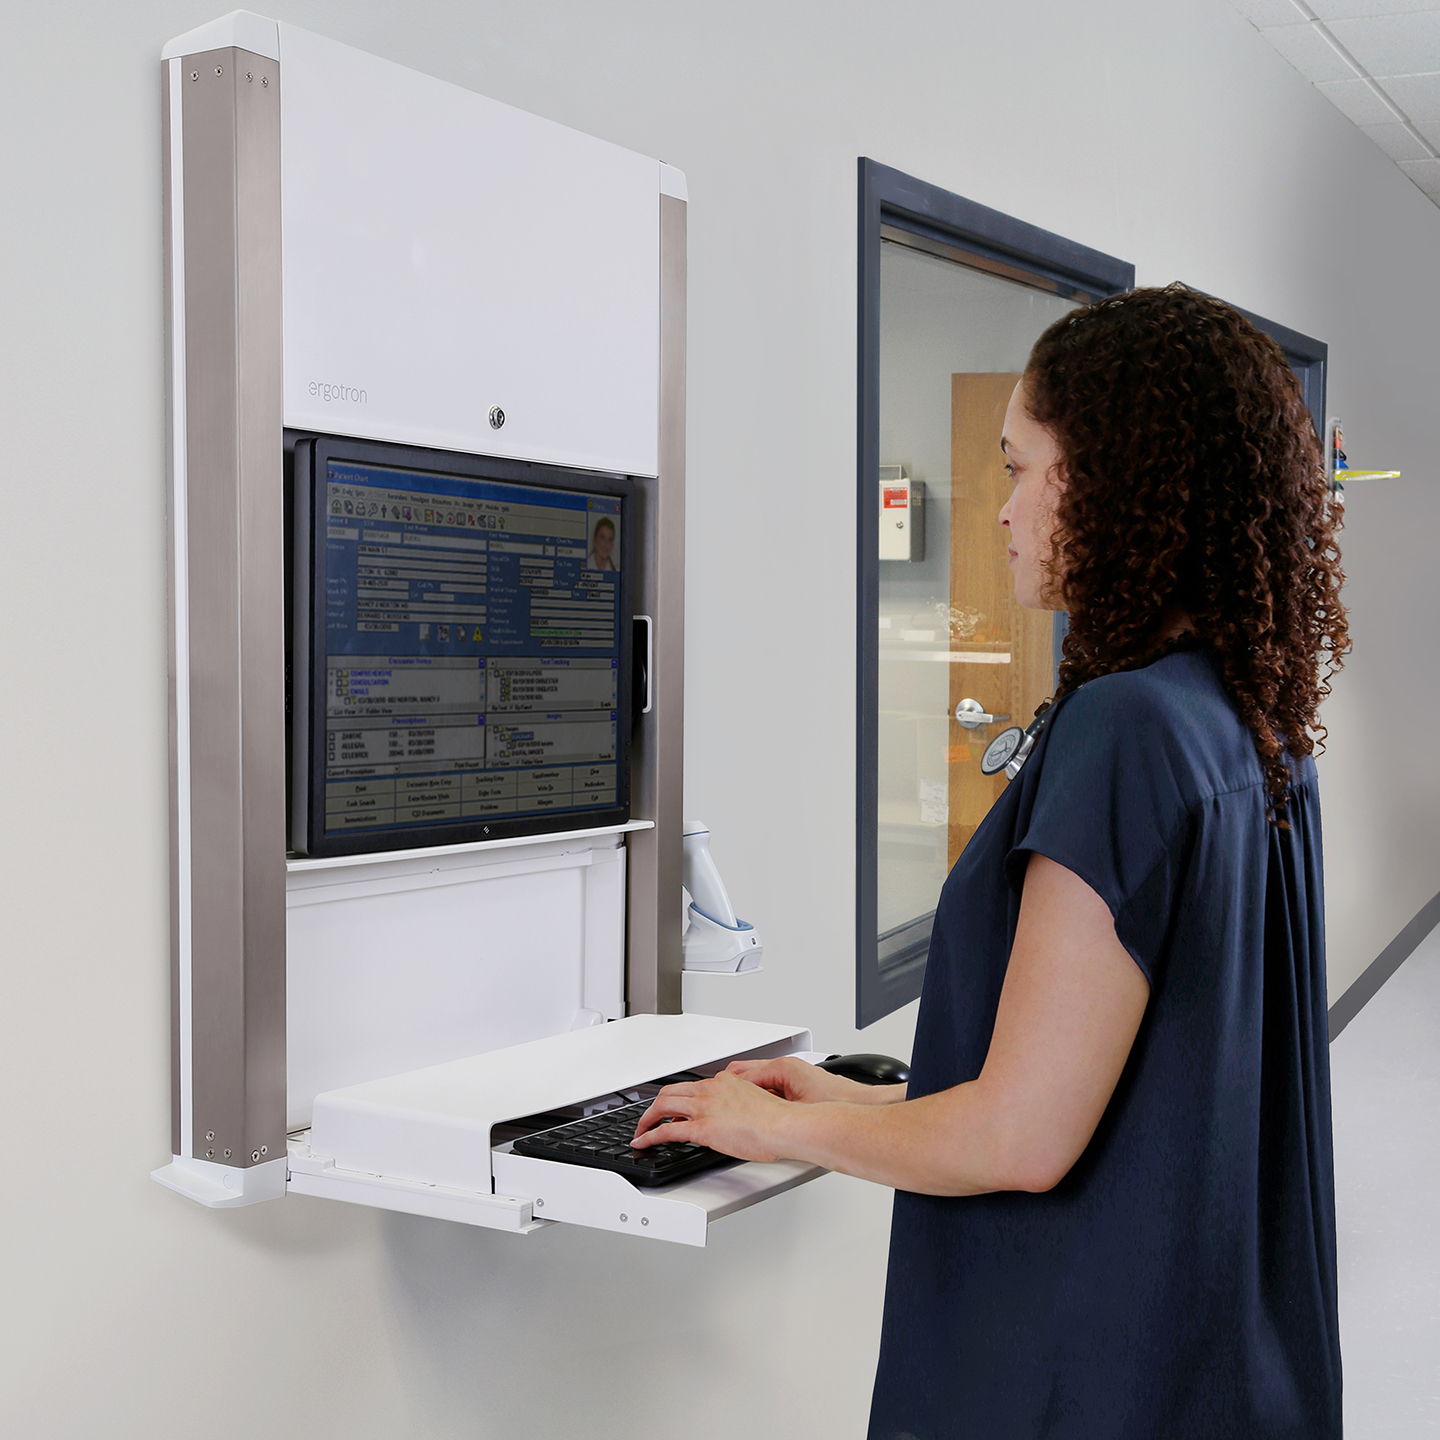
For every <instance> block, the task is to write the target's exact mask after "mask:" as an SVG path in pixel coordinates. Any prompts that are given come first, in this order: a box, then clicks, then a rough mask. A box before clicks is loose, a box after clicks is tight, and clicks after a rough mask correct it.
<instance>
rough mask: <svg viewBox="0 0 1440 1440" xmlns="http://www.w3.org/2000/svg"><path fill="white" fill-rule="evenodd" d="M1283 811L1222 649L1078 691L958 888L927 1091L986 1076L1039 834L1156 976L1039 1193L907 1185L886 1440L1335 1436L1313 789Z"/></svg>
mask: <svg viewBox="0 0 1440 1440" xmlns="http://www.w3.org/2000/svg"><path fill="white" fill-rule="evenodd" d="M1294 774H1295V785H1294V790H1293V793H1292V798H1291V800H1290V803H1289V805H1288V807H1286V809H1285V810H1284V811H1283V812H1282V813H1283V814H1284V815H1285V817H1286V818H1288V820H1289V822H1290V826H1291V828H1290V829H1289V830H1280V829H1277V828H1276V827H1275V826H1274V825H1271V824H1270V823H1268V822H1267V820H1266V802H1265V790H1264V781H1263V775H1262V772H1261V768H1260V762H1259V760H1258V758H1257V756H1256V752H1255V747H1254V743H1253V741H1252V740H1251V736H1250V732H1249V731H1248V730H1247V729H1246V728H1245V726H1244V725H1243V724H1242V723H1241V721H1240V719H1239V717H1238V716H1237V714H1236V712H1235V710H1234V708H1233V706H1232V705H1231V703H1230V701H1229V699H1228V698H1227V696H1226V694H1225V691H1224V689H1223V687H1222V685H1221V682H1220V679H1219V675H1218V671H1217V669H1216V666H1215V663H1214V661H1213V659H1212V658H1211V656H1210V655H1209V653H1208V652H1206V651H1203V650H1189V651H1181V652H1179V653H1176V654H1172V655H1169V656H1167V657H1165V658H1164V659H1162V660H1159V661H1157V662H1156V663H1155V664H1153V665H1150V666H1148V667H1146V668H1145V669H1141V670H1133V671H1129V672H1126V673H1123V674H1116V675H1107V676H1104V677H1102V678H1100V679H1097V680H1092V681H1091V682H1090V683H1089V684H1087V685H1085V686H1083V687H1082V688H1081V689H1079V690H1077V691H1075V692H1074V693H1073V694H1071V695H1069V696H1067V697H1066V698H1065V699H1063V700H1061V701H1060V702H1059V704H1058V705H1056V706H1055V707H1054V709H1053V710H1052V712H1051V719H1050V721H1049V723H1048V724H1047V726H1046V728H1045V729H1044V731H1042V733H1041V736H1040V738H1039V740H1038V741H1037V742H1036V745H1035V749H1034V751H1033V752H1032V754H1031V757H1030V760H1029V762H1028V764H1027V765H1026V766H1025V768H1024V769H1023V770H1022V771H1021V772H1020V775H1019V776H1018V778H1017V779H1016V780H1014V781H1013V782H1012V783H1011V784H1010V786H1009V787H1008V788H1007V790H1006V791H1005V793H1004V795H1002V796H1001V798H1000V799H999V800H998V801H997V802H996V804H995V805H994V806H993V808H992V809H991V811H990V813H989V815H988V816H987V817H986V819H985V821H984V823H983V824H982V825H981V826H980V828H979V829H978V830H977V831H976V833H975V835H974V837H973V838H972V839H971V841H970V843H969V845H968V846H966V848H965V850H964V852H963V853H962V854H961V856H960V859H959V860H958V861H957V862H956V864H955V868H954V869H953V870H952V871H951V873H950V877H949V879H948V880H947V881H946V882H945V888H944V890H943V891H942V892H941V896H940V904H939V908H938V910H937V912H936V917H935V929H934V936H933V938H932V940H931V942H930V958H929V963H928V966H927V969H926V972H925V985H924V990H923V992H922V995H921V999H920V1013H919V1019H918V1022H917V1029H916V1035H915V1050H914V1060H913V1064H912V1067H911V1068H912V1075H913V1078H912V1080H911V1082H910V1090H909V1094H910V1095H911V1096H920V1095H928V1094H931V1093H933V1092H935V1091H938V1090H945V1089H948V1088H949V1087H951V1086H953V1085H958V1084H960V1083H962V1082H963V1081H966V1080H972V1079H974V1078H975V1077H976V1076H977V1075H979V1073H980V1070H981V1067H982V1066H983V1064H984V1062H985V1053H986V1051H987V1050H988V1048H989V1045H990V1037H991V1033H992V1031H993V1029H994V1024H995V1012H996V1007H997V1005H998V1003H999V999H1000V987H1001V984H1002V982H1003V981H1004V978H1005V968H1006V965H1007V963H1008V958H1009V954H1010V947H1011V944H1012V942H1013V940H1014V938H1015V922H1016V918H1017V916H1018V914H1019V909H1020V890H1021V884H1022V882H1023V879H1024V875H1025V866H1026V863H1027V861H1028V859H1029V857H1030V855H1031V854H1040V855H1047V856H1049V857H1050V858H1051V859H1052V860H1055V861H1057V862H1058V863H1059V864H1061V865H1063V866H1065V867H1066V868H1067V869H1068V870H1071V871H1073V872H1074V873H1075V874H1076V875H1078V876H1079V877H1080V878H1081V879H1082V880H1084V881H1085V882H1086V884H1088V885H1089V886H1090V887H1091V888H1092V889H1094V890H1095V891H1096V893H1097V894H1099V895H1100V896H1101V897H1102V898H1103V899H1104V900H1105V902H1106V903H1107V904H1108V905H1109V907H1110V910H1111V913H1112V914H1113V915H1114V917H1115V932H1116V934H1117V935H1118V937H1119V939H1120V942H1121V944H1123V945H1124V947H1125V949H1126V950H1127V951H1129V953H1130V955H1131V956H1132V957H1133V958H1134V960H1135V963H1136V964H1137V965H1138V966H1139V967H1140V969H1141V970H1142V971H1143V972H1144V975H1145V978H1146V979H1147V980H1148V981H1149V982H1150V999H1149V1003H1148V1005H1147V1008H1146V1011H1145V1016H1144V1019H1143V1021H1142V1023H1141V1026H1140V1031H1139V1034H1138V1035H1137V1036H1136V1039H1135V1045H1134V1048H1133V1050H1132V1051H1131V1054H1130V1057H1129V1059H1128V1061H1127V1063H1126V1065H1125V1069H1124V1071H1123V1073H1122V1075H1121V1077H1120V1082H1119V1084H1118V1085H1117V1087H1116V1089H1115V1093H1114V1096H1113V1097H1112V1098H1111V1101H1110V1104H1109V1106H1108V1107H1107V1109H1106V1111H1105V1114H1104V1116H1103V1118H1102V1119H1101V1121H1100V1125H1099V1128H1098V1129H1097V1130H1096V1132H1095V1135H1094V1137H1093V1138H1092V1139H1091V1141H1090V1144H1089V1145H1088V1147H1087V1148H1086V1150H1085V1152H1084V1154H1082V1155H1081V1157H1080V1159H1079V1160H1078V1161H1076V1163H1075V1165H1074V1167H1073V1168H1072V1169H1071V1171H1070V1173H1069V1174H1068V1175H1066V1177H1065V1178H1064V1179H1063V1180H1062V1181H1061V1182H1060V1183H1059V1184H1058V1185H1057V1186H1056V1187H1055V1188H1054V1189H1053V1190H1050V1191H1048V1192H1046V1193H1043V1194H1027V1193H1022V1192H1017V1191H1007V1192H999V1193H995V1194H990V1195H980V1196H967V1197H937V1196H929V1195H913V1194H910V1193H908V1192H905V1191H900V1192H897V1194H896V1196H895V1209H894V1219H893V1224H892V1230H891V1238H890V1270H889V1278H888V1281H887V1285H886V1292H885V1322H884V1329H883V1333H882V1337H881V1346H880V1363H879V1370H878V1373H877V1376H876V1381H875V1396H874V1403H873V1407H872V1410H871V1416H870V1436H871V1440H901V1437H915V1440H942V1437H943V1440H961V1437H964V1440H970V1437H974V1440H1020V1437H1030V1436H1046V1437H1056V1440H1059V1437H1075V1440H1110V1437H1120V1436H1124V1437H1135V1440H1157V1437H1164V1440H1180V1437H1192V1436H1193V1437H1197V1440H1200V1437H1203V1440H1230V1437H1234V1440H1270V1437H1279V1436H1285V1437H1294V1440H1302V1437H1303V1440H1324V1437H1330V1436H1339V1434H1340V1343H1339V1331H1338V1324H1337V1318H1336V1302H1335V1194H1334V1176H1333V1165H1332V1158H1331V1140H1330V1069H1329V1054H1328V1028H1327V1022H1326V1013H1325V1009H1326V1006H1325V931H1324V904H1323V896H1322V889H1321V859H1320V804H1319V799H1318V797H1317V794H1316V779H1315V766H1314V763H1313V761H1311V760H1309V759H1306V760H1305V761H1304V762H1303V763H1302V764H1299V765H1296V766H1295V767H1294Z"/></svg>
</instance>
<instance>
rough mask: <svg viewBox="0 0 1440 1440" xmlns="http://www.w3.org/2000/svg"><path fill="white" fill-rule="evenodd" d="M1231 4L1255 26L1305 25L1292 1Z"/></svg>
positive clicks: (1247, 0) (1245, 0) (1232, 0)
mask: <svg viewBox="0 0 1440 1440" xmlns="http://www.w3.org/2000/svg"><path fill="white" fill-rule="evenodd" d="M1230 3H1231V4H1232V5H1233V6H1234V7H1235V8H1236V9H1237V10H1238V11H1239V12H1240V13H1241V14H1242V15H1243V16H1244V17H1245V18H1246V19H1247V20H1248V21H1249V22H1250V23H1251V24H1252V25H1254V26H1256V27H1257V28H1260V27H1262V26H1265V25H1303V24H1304V23H1305V16H1304V15H1302V14H1301V13H1300V12H1299V11H1298V10H1297V9H1296V8H1295V7H1294V6H1293V5H1292V4H1291V3H1290V0H1230Z"/></svg>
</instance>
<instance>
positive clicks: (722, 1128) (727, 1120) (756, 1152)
mask: <svg viewBox="0 0 1440 1440" xmlns="http://www.w3.org/2000/svg"><path fill="white" fill-rule="evenodd" d="M821 1073H822V1074H823V1073H824V1072H823V1071H822V1072H821ZM857 1088H862V1089H863V1088H864V1087H863V1086H862V1087H857ZM789 1110H790V1106H789V1104H788V1103H787V1102H786V1101H785V1100H782V1099H781V1098H780V1097H779V1096H778V1095H776V1094H773V1093H772V1092H771V1091H770V1090H768V1089H761V1087H760V1086H759V1085H755V1084H752V1083H751V1082H750V1081H749V1080H742V1079H741V1078H740V1076H738V1075H732V1074H730V1073H728V1072H726V1071H721V1073H720V1074H718V1075H717V1076H715V1078H714V1079H713V1080H695V1081H686V1082H685V1083H684V1084H680V1085H667V1086H666V1087H665V1088H664V1089H663V1090H662V1091H661V1092H660V1093H659V1094H658V1095H657V1096H656V1097H655V1101H654V1103H653V1104H652V1105H651V1106H650V1108H649V1109H648V1110H647V1111H646V1112H645V1113H644V1115H642V1116H641V1117H640V1123H639V1125H638V1126H636V1128H635V1138H634V1139H633V1140H632V1141H631V1142H630V1143H631V1144H632V1145H633V1146H634V1147H635V1148H636V1149H637V1150H643V1149H646V1148H648V1147H649V1146H651V1145H673V1144H679V1143H683V1142H686V1141H688V1142H689V1143H690V1144H692V1145H708V1146H709V1147H710V1149H712V1150H719V1151H720V1152H721V1153H722V1154H724V1155H733V1156H735V1157H736V1159H738V1160H783V1159H787V1158H788V1157H787V1156H786V1155H785V1154H784V1153H783V1151H784V1146H783V1142H781V1140H780V1132H781V1130H782V1128H783V1117H784V1115H785V1113H786V1112H787V1111H789ZM667 1121H668V1122H669V1123H668V1124H667V1123H665V1122H667Z"/></svg>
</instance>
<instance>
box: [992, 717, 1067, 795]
mask: <svg viewBox="0 0 1440 1440" xmlns="http://www.w3.org/2000/svg"><path fill="white" fill-rule="evenodd" d="M1052 708H1053V707H1052ZM1049 718H1050V711H1049V710H1047V711H1046V712H1045V713H1044V714H1043V715H1037V716H1036V717H1035V718H1034V719H1033V720H1032V721H1031V722H1030V723H1029V724H1028V725H1027V726H1026V727H1025V728H1024V729H1023V730H1022V729H1021V728H1020V727H1019V726H1018V725H1012V726H1011V727H1010V728H1009V729H1008V730H1002V731H1001V732H1000V733H999V734H998V735H997V736H996V737H995V738H994V739H993V740H992V741H991V742H990V743H989V744H988V745H987V746H986V747H985V753H984V754H983V755H982V756H981V757H980V773H981V774H982V775H998V774H999V773H1000V772H1001V771H1002V770H1003V771H1004V772H1005V778H1006V779H1007V780H1013V779H1014V778H1015V777H1016V776H1017V775H1018V774H1019V773H1020V772H1021V770H1023V769H1024V768H1025V762H1026V761H1027V760H1028V759H1029V758H1030V752H1031V751H1032V750H1033V749H1034V748H1035V742H1036V741H1037V740H1038V739H1039V738H1040V732H1041V731H1042V730H1043V729H1044V728H1045V722H1046V721H1047V720H1048V719H1049Z"/></svg>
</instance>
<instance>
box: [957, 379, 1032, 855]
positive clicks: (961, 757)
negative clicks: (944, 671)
mask: <svg viewBox="0 0 1440 1440" xmlns="http://www.w3.org/2000/svg"><path fill="white" fill-rule="evenodd" d="M1019 378H1020V377H1019V376H1018V375H953V376H951V403H950V477H951V478H950V486H951V499H950V754H949V761H950V763H949V776H950V797H949V798H950V807H949V863H950V864H951V865H953V864H954V863H955V860H956V858H957V857H958V856H959V854H960V852H961V851H962V850H963V849H964V848H965V846H966V845H967V844H968V843H969V840H970V837H971V836H972V835H973V834H974V833H975V830H976V827H977V826H978V825H979V824H980V822H981V821H982V820H983V819H984V818H985V815H986V812H987V811H988V810H989V809H990V807H991V805H993V804H994V803H995V801H996V800H997V799H998V798H999V796H1000V794H1001V793H1002V792H1003V791H1004V789H1005V786H1006V783H1007V782H1006V780H1005V776H1004V773H1003V772H1002V773H1001V774H999V775H991V776H988V777H987V776H985V775H982V774H981V773H980V756H981V755H982V754H983V753H984V751H985V747H986V746H987V745H988V744H989V743H990V741H991V740H993V739H994V738H995V736H997V735H998V734H999V733H1000V732H1001V731H1002V730H1004V729H1005V728H1006V727H1007V726H1009V725H1022V726H1023V725H1028V724H1029V723H1030V721H1031V719H1032V718H1033V716H1034V714H1035V708H1036V706H1038V705H1039V704H1040V702H1041V701H1042V700H1044V699H1045V697H1046V696H1047V695H1049V694H1050V692H1051V689H1052V678H1053V674H1054V639H1053V636H1054V618H1053V616H1052V613H1051V612H1050V611H1049V610H1026V609H1025V608H1024V607H1023V606H1020V605H1017V604H1016V603H1015V582H1014V580H1013V579H1012V577H1011V574H1010V566H1009V564H1008V562H1007V558H1006V552H1007V549H1008V546H1007V542H1006V538H1005V531H1004V529H1003V528H1002V527H1001V525H1000V521H999V514H1000V507H1001V506H1002V505H1004V503H1005V502H1006V500H1007V499H1009V497H1010V488H1011V487H1010V477H1009V476H1008V475H1007V474H1006V473H1005V468H1004V466H1005V457H1004V456H1003V455H1002V453H1001V451H1000V432H1001V429H1002V428H1003V425H1004V421H1005V407H1006V406H1007V405H1008V404H1009V403H1010V394H1011V392H1012V391H1013V390H1014V389H1015V384H1016V382H1017V381H1018V380H1019ZM965 699H970V700H978V701H979V702H980V704H981V705H982V706H984V708H985V710H986V712H987V713H988V714H991V715H995V716H1000V715H1008V716H1009V719H1007V720H997V721H996V723H995V724H993V725H981V726H979V727H978V728H977V729H974V730H966V729H965V728H964V727H962V726H961V725H959V724H958V723H957V722H956V720H955V707H956V706H957V705H958V704H959V703H960V701H961V700H965Z"/></svg>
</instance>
